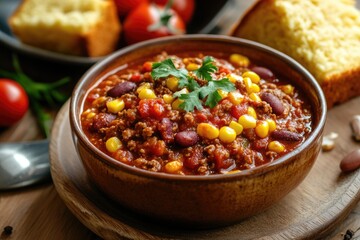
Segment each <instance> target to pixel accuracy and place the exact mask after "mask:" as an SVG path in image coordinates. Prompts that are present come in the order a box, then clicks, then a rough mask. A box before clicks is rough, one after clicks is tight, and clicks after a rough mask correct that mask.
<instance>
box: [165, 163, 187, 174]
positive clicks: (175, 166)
mask: <svg viewBox="0 0 360 240" xmlns="http://www.w3.org/2000/svg"><path fill="white" fill-rule="evenodd" d="M182 166H183V164H182V162H179V161H171V162H168V163H167V164H165V172H167V173H177V172H179V171H180V170H181V169H182Z"/></svg>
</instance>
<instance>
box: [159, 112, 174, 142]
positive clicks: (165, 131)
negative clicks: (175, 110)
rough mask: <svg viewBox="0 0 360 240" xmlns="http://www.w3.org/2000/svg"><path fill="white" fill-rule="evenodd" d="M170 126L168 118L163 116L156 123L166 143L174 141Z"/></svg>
mask: <svg viewBox="0 0 360 240" xmlns="http://www.w3.org/2000/svg"><path fill="white" fill-rule="evenodd" d="M172 127H173V125H172V122H171V120H170V119H169V118H163V119H162V120H161V121H160V123H159V124H158V130H159V132H160V135H161V137H162V139H163V140H164V141H165V142H166V143H170V142H173V141H174V134H173V131H172Z"/></svg>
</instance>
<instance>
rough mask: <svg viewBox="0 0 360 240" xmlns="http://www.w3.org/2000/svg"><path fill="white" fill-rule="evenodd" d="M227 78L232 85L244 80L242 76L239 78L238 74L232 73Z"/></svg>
mask: <svg viewBox="0 0 360 240" xmlns="http://www.w3.org/2000/svg"><path fill="white" fill-rule="evenodd" d="M226 77H227V78H228V79H229V81H230V82H232V83H235V82H237V81H242V80H243V78H242V77H241V76H239V75H237V74H234V73H230V74H228V75H227V76H226Z"/></svg>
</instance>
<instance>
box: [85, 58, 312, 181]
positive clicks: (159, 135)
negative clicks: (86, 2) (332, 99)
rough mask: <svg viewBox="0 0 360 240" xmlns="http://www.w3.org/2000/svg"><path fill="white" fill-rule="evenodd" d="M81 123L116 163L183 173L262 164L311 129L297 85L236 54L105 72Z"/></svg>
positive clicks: (291, 146) (150, 61)
mask: <svg viewBox="0 0 360 240" xmlns="http://www.w3.org/2000/svg"><path fill="white" fill-rule="evenodd" d="M172 64H173V65H172ZM172 66H173V67H172ZM81 123H82V128H83V130H84V132H85V134H86V135H87V137H88V138H89V140H90V141H91V142H92V143H93V144H94V145H95V146H96V147H97V148H99V149H100V150H101V151H103V152H104V153H106V154H108V155H109V156H111V157H113V158H115V159H116V160H118V161H120V162H123V163H124V164H128V165H131V166H135V167H138V168H141V169H145V170H149V171H155V172H164V173H169V174H180V175H210V174H227V173H235V172H238V171H243V170H246V169H251V168H254V167H257V166H261V165H263V164H266V163H268V162H272V161H274V160H276V159H277V158H279V157H281V156H283V155H284V154H286V153H288V152H291V151H293V150H294V149H295V148H297V147H298V146H299V145H300V144H301V143H302V142H303V141H304V140H305V139H306V137H307V136H308V135H309V133H310V132H311V130H312V122H311V108H310V105H309V104H308V103H307V102H306V101H305V99H304V96H302V93H301V92H300V91H299V89H297V88H296V87H295V86H293V85H291V83H290V82H286V79H280V78H279V77H278V76H276V75H275V74H274V73H273V72H272V71H271V70H270V69H267V68H264V67H262V66H257V65H255V64H253V63H252V62H251V61H250V60H249V59H248V58H247V57H246V56H243V55H241V54H237V53H235V54H232V55H230V56H220V55H213V56H211V57H210V56H206V55H204V54H203V53H199V54H194V53H191V54H184V55H181V56H175V55H168V54H167V53H166V52H163V53H161V54H159V55H157V56H154V57H153V58H151V59H144V60H143V61H142V62H141V63H140V64H135V65H131V66H129V67H128V68H126V69H122V70H119V71H118V72H116V73H112V74H109V75H108V76H107V77H106V78H105V79H104V80H102V81H101V82H100V83H98V84H97V85H96V86H94V87H93V88H92V89H90V90H89V92H88V94H87V98H86V101H85V104H84V111H83V113H82V115H81Z"/></svg>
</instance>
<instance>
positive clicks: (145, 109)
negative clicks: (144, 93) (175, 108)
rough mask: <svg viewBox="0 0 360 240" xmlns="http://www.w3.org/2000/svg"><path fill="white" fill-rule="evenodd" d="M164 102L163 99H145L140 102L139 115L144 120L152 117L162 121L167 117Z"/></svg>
mask: <svg viewBox="0 0 360 240" xmlns="http://www.w3.org/2000/svg"><path fill="white" fill-rule="evenodd" d="M163 104H164V102H163V100H162V99H143V100H140V102H139V107H138V110H139V113H140V116H141V117H142V118H147V117H151V118H154V119H157V120H161V119H162V118H164V116H165V114H166V113H165V112H166V111H165V108H164V106H163Z"/></svg>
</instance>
